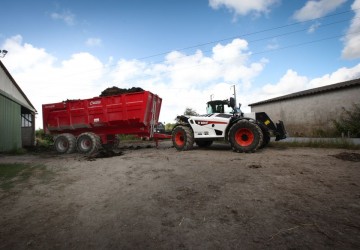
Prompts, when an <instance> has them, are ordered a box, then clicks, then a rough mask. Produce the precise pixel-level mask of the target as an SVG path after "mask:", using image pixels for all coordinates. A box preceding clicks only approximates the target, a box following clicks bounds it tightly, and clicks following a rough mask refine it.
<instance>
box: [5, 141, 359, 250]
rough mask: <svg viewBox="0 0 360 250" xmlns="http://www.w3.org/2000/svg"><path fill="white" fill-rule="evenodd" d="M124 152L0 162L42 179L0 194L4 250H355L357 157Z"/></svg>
mask: <svg viewBox="0 0 360 250" xmlns="http://www.w3.org/2000/svg"><path fill="white" fill-rule="evenodd" d="M121 151H122V152H123V154H122V155H120V156H115V157H111V158H95V159H88V158H86V157H84V156H82V155H80V154H71V155H57V154H55V153H53V152H48V153H36V154H26V155H21V156H8V155H1V156H0V163H14V162H17V163H29V164H32V165H34V164H42V165H45V166H47V167H46V169H47V171H48V172H49V174H48V175H47V177H41V176H37V175H36V174H34V175H33V176H32V177H31V178H30V179H29V180H28V181H26V182H19V184H17V185H16V186H14V187H13V188H11V189H9V190H1V189H0V204H1V206H0V248H1V249H359V248H360V162H359V161H351V159H352V158H354V157H346V156H347V155H350V156H351V155H352V156H358V155H359V153H360V152H359V151H351V150H342V149H314V148H282V147H268V148H265V149H263V150H260V151H258V152H257V153H254V154H239V153H234V152H232V151H231V150H230V148H229V146H227V145H223V144H215V145H213V146H212V147H211V148H209V149H200V148H196V147H195V148H194V150H192V151H186V152H178V151H176V150H175V149H174V148H172V147H171V144H170V142H162V143H160V146H159V148H158V149H157V148H154V147H149V146H144V144H142V145H141V146H139V147H137V146H134V147H130V148H123V149H121ZM335 156H338V157H335ZM355 158H356V157H355ZM355 160H356V159H355Z"/></svg>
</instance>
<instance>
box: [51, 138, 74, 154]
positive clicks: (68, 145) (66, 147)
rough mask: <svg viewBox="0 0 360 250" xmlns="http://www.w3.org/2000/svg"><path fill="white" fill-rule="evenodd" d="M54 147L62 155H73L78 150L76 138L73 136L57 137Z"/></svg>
mask: <svg viewBox="0 0 360 250" xmlns="http://www.w3.org/2000/svg"><path fill="white" fill-rule="evenodd" d="M54 146H55V149H56V151H57V152H58V153H60V154H65V153H66V154H71V153H73V152H75V149H76V138H75V136H74V135H73V134H69V133H64V134H60V135H58V136H57V137H56V139H55V142H54Z"/></svg>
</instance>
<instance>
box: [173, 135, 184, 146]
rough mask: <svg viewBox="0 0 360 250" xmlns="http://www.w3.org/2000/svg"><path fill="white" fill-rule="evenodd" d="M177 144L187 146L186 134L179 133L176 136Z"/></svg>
mask: <svg viewBox="0 0 360 250" xmlns="http://www.w3.org/2000/svg"><path fill="white" fill-rule="evenodd" d="M175 143H176V145H178V146H183V145H184V144H185V138H184V133H183V132H182V131H178V132H177V133H176V134H175Z"/></svg>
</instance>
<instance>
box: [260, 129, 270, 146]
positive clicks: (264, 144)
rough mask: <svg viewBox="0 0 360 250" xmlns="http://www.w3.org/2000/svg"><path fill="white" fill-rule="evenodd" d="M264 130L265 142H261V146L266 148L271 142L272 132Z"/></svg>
mask: <svg viewBox="0 0 360 250" xmlns="http://www.w3.org/2000/svg"><path fill="white" fill-rule="evenodd" d="M262 132H263V143H262V144H261V146H260V148H265V147H266V146H267V145H268V144H269V142H270V133H269V131H264V130H262Z"/></svg>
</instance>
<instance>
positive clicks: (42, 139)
mask: <svg viewBox="0 0 360 250" xmlns="http://www.w3.org/2000/svg"><path fill="white" fill-rule="evenodd" d="M35 137H36V145H38V146H50V145H52V144H53V143H54V139H53V137H52V135H47V134H45V132H44V130H43V129H38V130H36V131H35Z"/></svg>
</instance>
